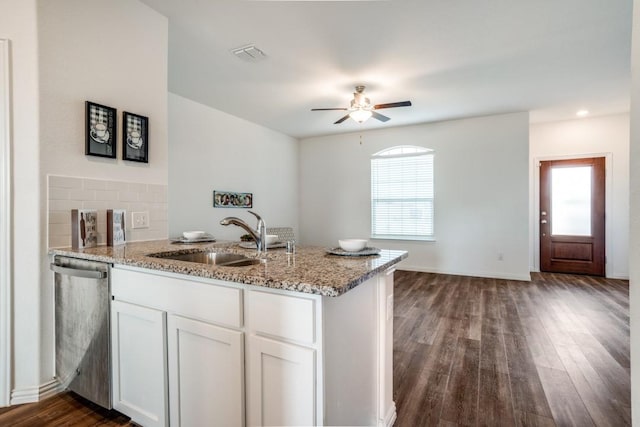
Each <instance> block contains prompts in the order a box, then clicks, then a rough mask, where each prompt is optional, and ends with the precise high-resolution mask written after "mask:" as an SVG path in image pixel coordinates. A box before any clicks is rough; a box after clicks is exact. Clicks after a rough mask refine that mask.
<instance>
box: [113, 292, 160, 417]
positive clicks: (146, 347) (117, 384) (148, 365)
mask: <svg viewBox="0 0 640 427" xmlns="http://www.w3.org/2000/svg"><path fill="white" fill-rule="evenodd" d="M165 337H166V319H165V313H164V312H162V311H159V310H154V309H151V308H147V307H142V306H138V305H134V304H128V303H125V302H122V301H112V303H111V346H112V349H111V350H112V356H113V357H112V360H113V373H112V376H113V407H114V409H116V410H118V411H120V412H122V413H123V414H126V415H128V416H130V417H131V419H132V420H133V421H135V422H136V423H138V424H141V425H144V426H145V427H152V426H166V425H167V421H168V420H167V373H166V339H165Z"/></svg>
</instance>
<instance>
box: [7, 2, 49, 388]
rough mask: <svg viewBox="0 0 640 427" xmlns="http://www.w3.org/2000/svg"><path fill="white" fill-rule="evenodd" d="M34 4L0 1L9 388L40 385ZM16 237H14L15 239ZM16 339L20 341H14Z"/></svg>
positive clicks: (37, 151)
mask: <svg viewBox="0 0 640 427" xmlns="http://www.w3.org/2000/svg"><path fill="white" fill-rule="evenodd" d="M36 15H37V12H36V1H35V0H0V38H6V39H9V40H10V41H11V62H12V69H11V72H12V76H11V78H12V84H11V90H12V104H13V105H12V130H13V141H12V151H13V162H12V169H13V171H12V174H13V221H14V223H13V229H14V231H15V230H19V231H20V238H19V239H18V238H16V239H14V241H13V248H12V249H13V250H12V255H13V274H14V276H13V281H14V286H13V290H12V291H13V308H14V310H13V313H14V316H13V334H14V337H16V339H15V341H14V343H13V345H14V348H13V355H12V356H13V360H14V375H13V378H12V379H11V383H12V388H16V387H17V388H21V387H26V386H30V385H35V384H39V360H40V359H39V351H38V347H39V332H38V330H39V327H40V324H39V322H38V320H39V315H38V312H39V301H40V295H39V283H40V277H39V270H38V269H37V268H34V266H33V261H34V260H37V259H39V257H40V254H41V251H40V249H41V247H40V236H41V234H42V230H41V229H40V211H39V209H38V203H39V181H38V177H39V169H38V161H39V150H38V142H39V141H38V40H37V16H36ZM14 235H15V234H14ZM18 337H19V338H18Z"/></svg>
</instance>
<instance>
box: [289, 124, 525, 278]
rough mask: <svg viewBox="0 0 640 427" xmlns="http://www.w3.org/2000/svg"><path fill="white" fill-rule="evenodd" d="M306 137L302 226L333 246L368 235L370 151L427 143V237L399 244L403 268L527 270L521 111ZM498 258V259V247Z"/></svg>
mask: <svg viewBox="0 0 640 427" xmlns="http://www.w3.org/2000/svg"><path fill="white" fill-rule="evenodd" d="M361 136H362V144H360V142H359V141H360V134H357V133H351V134H341V135H333V136H325V137H317V138H308V139H304V140H302V141H301V144H300V182H301V188H300V194H301V196H300V206H301V210H300V230H301V232H300V234H301V236H302V240H303V243H305V244H318V245H325V246H331V245H334V246H335V245H336V244H337V240H338V239H339V238H345V237H369V236H370V232H371V226H370V224H371V220H370V191H371V190H370V157H371V155H372V154H374V153H376V152H378V151H380V150H382V149H384V148H388V147H392V146H396V145H419V146H422V147H426V148H431V149H434V150H435V165H434V168H435V177H434V179H435V197H436V199H435V234H436V241H435V242H415V241H414V242H412V241H391V240H376V241H373V242H372V244H373V245H375V246H379V247H383V248H391V249H406V250H408V251H409V258H408V259H407V260H405V261H404V262H403V263H402V264H401V267H402V268H406V269H414V270H420V271H432V272H441V273H450V274H462V275H474V276H487V277H501V278H513V279H524V280H526V279H528V278H529V225H528V224H529V199H528V197H529V177H528V174H529V115H528V113H514V114H504V115H495V116H488V117H479V118H471V119H465V120H455V121H448V122H440V123H431V124H424V125H417V126H407V127H397V128H389V129H384V130H375V131H369V132H362V134H361ZM500 253H501V254H503V260H502V261H500V260H498V254H500Z"/></svg>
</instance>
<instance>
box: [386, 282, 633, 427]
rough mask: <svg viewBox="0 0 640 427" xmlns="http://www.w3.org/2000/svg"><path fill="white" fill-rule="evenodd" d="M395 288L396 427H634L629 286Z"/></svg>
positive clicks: (424, 285) (460, 284) (445, 284)
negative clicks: (630, 374) (631, 390)
mask: <svg viewBox="0 0 640 427" xmlns="http://www.w3.org/2000/svg"><path fill="white" fill-rule="evenodd" d="M395 279H396V280H395V301H396V302H395V317H394V322H395V323H394V332H395V336H394V390H395V395H394V398H395V401H396V405H397V411H398V420H397V421H396V424H395V425H396V426H398V427H400V426H402V427H403V426H420V425H423V426H457V425H462V426H580V427H582V426H594V425H595V426H627V425H631V410H630V405H631V393H630V376H629V372H630V364H629V285H628V282H627V281H623V280H608V279H602V278H593V277H588V276H577V275H565V274H549V273H542V274H540V273H535V274H533V275H532V279H533V280H532V281H531V282H518V281H508V280H496V279H482V278H470V277H462V276H446V275H439V274H427V273H414V272H406V271H399V272H397V273H396V277H395Z"/></svg>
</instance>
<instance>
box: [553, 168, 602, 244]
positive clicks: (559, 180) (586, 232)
mask: <svg viewBox="0 0 640 427" xmlns="http://www.w3.org/2000/svg"><path fill="white" fill-rule="evenodd" d="M591 173H592V168H591V166H576V167H566V168H552V169H551V234H553V235H556V236H557V235H563V236H591Z"/></svg>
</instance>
